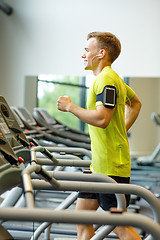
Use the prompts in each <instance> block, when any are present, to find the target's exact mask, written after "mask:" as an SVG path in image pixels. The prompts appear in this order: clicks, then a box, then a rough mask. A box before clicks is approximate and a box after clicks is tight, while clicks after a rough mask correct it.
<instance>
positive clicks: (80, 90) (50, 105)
mask: <svg viewBox="0 0 160 240" xmlns="http://www.w3.org/2000/svg"><path fill="white" fill-rule="evenodd" d="M90 82H91V77H89V76H86V77H79V76H57V75H39V76H38V89H37V93H38V94H37V95H38V96H37V104H38V107H40V108H45V109H46V110H47V111H48V112H49V113H50V114H51V115H52V116H53V117H54V118H55V119H57V120H58V121H59V122H61V123H63V124H65V125H68V126H69V127H72V128H75V129H80V130H83V131H85V132H88V128H87V126H86V125H85V124H84V123H83V122H82V121H80V120H79V119H78V118H77V117H75V116H74V115H73V114H71V113H65V112H61V111H59V110H57V99H58V97H59V96H70V97H71V99H72V101H73V103H75V104H76V105H78V106H81V107H83V108H86V95H87V90H88V88H89V85H90Z"/></svg>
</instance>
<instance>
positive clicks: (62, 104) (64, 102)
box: [57, 96, 72, 112]
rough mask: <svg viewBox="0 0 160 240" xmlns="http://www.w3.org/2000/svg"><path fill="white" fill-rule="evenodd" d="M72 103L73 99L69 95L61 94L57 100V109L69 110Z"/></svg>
mask: <svg viewBox="0 0 160 240" xmlns="http://www.w3.org/2000/svg"><path fill="white" fill-rule="evenodd" d="M71 104H72V101H71V98H70V97H69V96H60V97H59V98H58V100H57V109H58V110H60V111H63V112H69V109H70V105H71Z"/></svg>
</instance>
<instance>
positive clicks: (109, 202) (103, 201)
mask: <svg viewBox="0 0 160 240" xmlns="http://www.w3.org/2000/svg"><path fill="white" fill-rule="evenodd" d="M109 177H111V178H113V179H114V180H115V181H116V182H117V183H126V184H129V183H130V178H126V177H117V176H109ZM78 198H84V199H97V200H98V203H99V205H100V207H101V208H102V209H103V210H105V211H108V210H109V209H110V208H112V207H117V199H116V196H115V194H108V193H86V192H80V193H79V194H78ZM125 198H126V207H128V206H129V202H130V194H125Z"/></svg>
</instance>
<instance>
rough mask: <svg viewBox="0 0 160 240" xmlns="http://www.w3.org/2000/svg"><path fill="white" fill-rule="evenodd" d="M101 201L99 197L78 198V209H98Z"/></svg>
mask: <svg viewBox="0 0 160 240" xmlns="http://www.w3.org/2000/svg"><path fill="white" fill-rule="evenodd" d="M98 207H99V203H98V201H97V199H86V198H78V199H77V203H76V210H97V209H98Z"/></svg>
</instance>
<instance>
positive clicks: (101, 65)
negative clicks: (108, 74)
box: [93, 62, 111, 76]
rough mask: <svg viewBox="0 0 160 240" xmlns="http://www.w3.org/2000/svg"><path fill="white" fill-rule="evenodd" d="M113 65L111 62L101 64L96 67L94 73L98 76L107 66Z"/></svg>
mask: <svg viewBox="0 0 160 240" xmlns="http://www.w3.org/2000/svg"><path fill="white" fill-rule="evenodd" d="M108 66H111V63H109V62H108V63H105V64H99V65H98V66H97V68H96V69H94V70H93V74H94V75H95V76H97V75H98V74H99V73H100V72H101V71H102V70H103V68H105V67H108Z"/></svg>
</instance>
